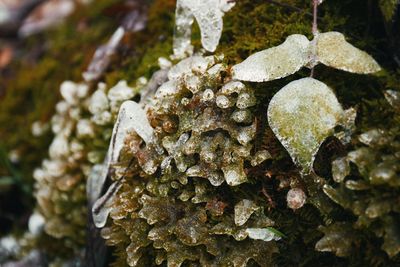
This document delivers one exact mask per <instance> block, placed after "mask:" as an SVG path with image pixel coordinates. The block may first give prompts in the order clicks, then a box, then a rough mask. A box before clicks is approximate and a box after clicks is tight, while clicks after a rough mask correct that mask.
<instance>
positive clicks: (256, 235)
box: [246, 228, 281, 242]
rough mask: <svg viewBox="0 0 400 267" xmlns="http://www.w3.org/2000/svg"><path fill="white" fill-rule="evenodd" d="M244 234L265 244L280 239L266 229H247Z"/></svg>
mask: <svg viewBox="0 0 400 267" xmlns="http://www.w3.org/2000/svg"><path fill="white" fill-rule="evenodd" d="M246 233H247V234H248V236H249V238H251V239H256V240H262V241H265V242H268V241H272V240H275V241H278V240H280V239H281V237H280V236H278V235H277V234H275V233H274V232H272V231H271V230H269V229H268V228H247V229H246Z"/></svg>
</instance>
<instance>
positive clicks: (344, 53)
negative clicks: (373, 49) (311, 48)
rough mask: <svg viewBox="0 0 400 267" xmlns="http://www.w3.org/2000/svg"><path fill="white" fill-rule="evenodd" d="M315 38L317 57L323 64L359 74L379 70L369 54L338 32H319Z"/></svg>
mask: <svg viewBox="0 0 400 267" xmlns="http://www.w3.org/2000/svg"><path fill="white" fill-rule="evenodd" d="M316 38H317V40H316V41H317V58H318V61H319V62H321V63H322V64H324V65H327V66H329V67H332V68H336V69H340V70H344V71H348V72H354V73H360V74H368V73H374V72H377V71H380V70H381V67H380V66H379V65H378V63H377V62H376V61H375V60H374V59H373V58H372V57H371V56H370V55H368V54H367V53H366V52H364V51H361V50H360V49H358V48H356V47H354V46H353V45H351V44H350V43H348V42H346V40H345V37H344V35H343V34H341V33H340V32H326V33H320V34H318V35H317V37H316Z"/></svg>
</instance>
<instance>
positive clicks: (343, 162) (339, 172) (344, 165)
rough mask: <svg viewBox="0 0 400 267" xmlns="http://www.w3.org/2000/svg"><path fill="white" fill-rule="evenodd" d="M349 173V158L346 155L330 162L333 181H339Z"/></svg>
mask: <svg viewBox="0 0 400 267" xmlns="http://www.w3.org/2000/svg"><path fill="white" fill-rule="evenodd" d="M349 174H350V165H349V160H348V159H347V158H346V157H342V158H338V159H336V160H334V161H333V162H332V176H333V180H335V182H337V183H340V182H342V181H343V180H344V178H345V177H346V176H347V175H349Z"/></svg>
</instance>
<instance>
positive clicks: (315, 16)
mask: <svg viewBox="0 0 400 267" xmlns="http://www.w3.org/2000/svg"><path fill="white" fill-rule="evenodd" d="M312 1H313V6H314V7H313V24H312V33H313V35H314V36H315V35H316V34H317V33H318V4H319V0H312Z"/></svg>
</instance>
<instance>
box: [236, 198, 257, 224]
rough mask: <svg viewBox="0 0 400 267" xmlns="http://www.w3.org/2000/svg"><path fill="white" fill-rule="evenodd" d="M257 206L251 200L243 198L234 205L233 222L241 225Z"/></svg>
mask: <svg viewBox="0 0 400 267" xmlns="http://www.w3.org/2000/svg"><path fill="white" fill-rule="evenodd" d="M258 209H259V207H258V206H257V205H256V204H255V203H254V202H253V201H251V200H248V199H243V200H241V201H240V202H239V203H237V204H236V205H235V224H236V225H237V226H242V225H243V224H245V223H246V222H247V220H248V219H249V218H250V216H251V215H252V214H253V213H254V212H255V211H256V210H258Z"/></svg>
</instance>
